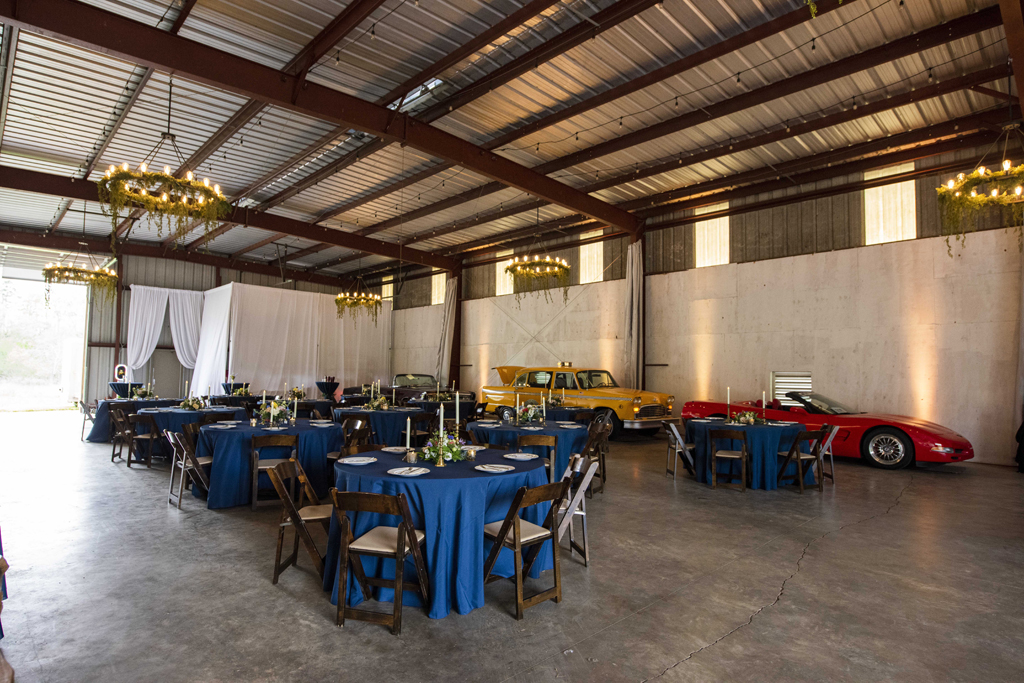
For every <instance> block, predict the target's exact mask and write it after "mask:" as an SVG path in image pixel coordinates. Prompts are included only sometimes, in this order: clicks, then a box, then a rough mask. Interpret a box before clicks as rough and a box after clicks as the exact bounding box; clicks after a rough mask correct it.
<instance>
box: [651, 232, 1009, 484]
mask: <svg viewBox="0 0 1024 683" xmlns="http://www.w3.org/2000/svg"><path fill="white" fill-rule="evenodd" d="M647 288H648V289H647V291H648V309H647V314H648V318H647V362H648V363H667V364H668V367H664V368H649V369H648V374H647V386H648V388H650V389H654V390H660V391H666V392H671V393H674V394H675V395H676V397H677V398H678V399H679V400H680V401H682V400H690V399H722V400H724V399H725V393H726V387H727V386H728V387H731V388H732V396H733V397H734V398H740V399H742V398H754V397H757V398H760V394H761V391H762V390H766V391H767V390H768V389H769V378H770V373H771V372H772V371H778V370H810V371H811V372H812V373H813V382H814V388H815V390H817V391H820V392H821V393H823V394H826V395H828V396H832V397H834V398H835V399H837V400H839V401H842V402H845V403H847V404H851V405H853V406H854V407H857V408H858V409H860V410H863V411H871V412H881V413H897V414H903V415H912V416H916V417H920V418H924V419H928V420H932V421H934V422H938V423H940V424H943V425H945V426H948V427H950V428H952V429H954V430H956V431H957V432H959V433H961V434H963V435H964V436H966V437H967V438H968V439H970V441H971V443H972V444H974V447H975V451H976V462H988V463H1000V464H1010V463H1011V461H1012V458H1013V453H1014V448H1015V444H1014V438H1013V437H1014V432H1015V430H1016V428H1017V423H1018V420H1017V419H1016V418H1015V416H1014V415H1013V404H1014V384H1015V376H1016V367H1017V340H1018V334H1019V322H1018V315H1019V313H1018V312H1019V307H1020V296H1021V254H1020V252H1019V250H1018V246H1017V235H1016V232H1015V231H1014V230H1012V229H1000V230H991V231H985V232H980V233H975V234H972V235H970V236H969V237H968V239H967V243H966V246H965V247H964V248H959V247H954V257H953V258H950V257H949V256H948V254H947V248H946V243H945V240H944V239H942V238H928V239H917V240H910V241H907V242H898V243H892V244H885V245H878V246H870V247H862V248H858V249H849V250H842V251H832V252H827V253H821V254H809V255H804V256H795V257H789V258H781V259H773V260H770V261H760V262H753V263H743V264H729V265H724V266H717V267H712V268H701V269H695V270H687V271H682V272H674V273H666V274H663V275H652V276H649V277H648V278H647Z"/></svg>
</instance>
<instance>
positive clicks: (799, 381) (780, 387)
mask: <svg viewBox="0 0 1024 683" xmlns="http://www.w3.org/2000/svg"><path fill="white" fill-rule="evenodd" d="M811 390H812V389H811V373H809V372H773V373H772V398H775V399H778V400H779V401H781V402H782V405H784V406H798V405H800V404H799V403H797V402H796V401H794V400H793V399H791V398H787V397H786V394H787V393H789V392H790V391H811Z"/></svg>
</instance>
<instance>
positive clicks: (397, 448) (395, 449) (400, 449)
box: [381, 446, 406, 474]
mask: <svg viewBox="0 0 1024 683" xmlns="http://www.w3.org/2000/svg"><path fill="white" fill-rule="evenodd" d="M381 450H382V451H384V452H385V453H405V452H406V449H405V448H403V447H402V446H385V447H384V448H382V449H381ZM389 474H390V472H389Z"/></svg>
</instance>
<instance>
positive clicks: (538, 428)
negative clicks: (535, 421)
mask: <svg viewBox="0 0 1024 683" xmlns="http://www.w3.org/2000/svg"><path fill="white" fill-rule="evenodd" d="M523 429H525V430H526V431H528V432H539V431H540V430H542V429H544V428H543V427H523Z"/></svg>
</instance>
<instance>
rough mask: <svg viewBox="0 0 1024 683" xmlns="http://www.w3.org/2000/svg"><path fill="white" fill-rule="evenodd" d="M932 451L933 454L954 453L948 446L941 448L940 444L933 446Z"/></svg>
mask: <svg viewBox="0 0 1024 683" xmlns="http://www.w3.org/2000/svg"><path fill="white" fill-rule="evenodd" d="M932 451H934V452H935V453H955V452H956V451H955V449H953V448H950V447H949V446H943V445H942V444H940V443H937V444H935V445H934V446H932Z"/></svg>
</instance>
